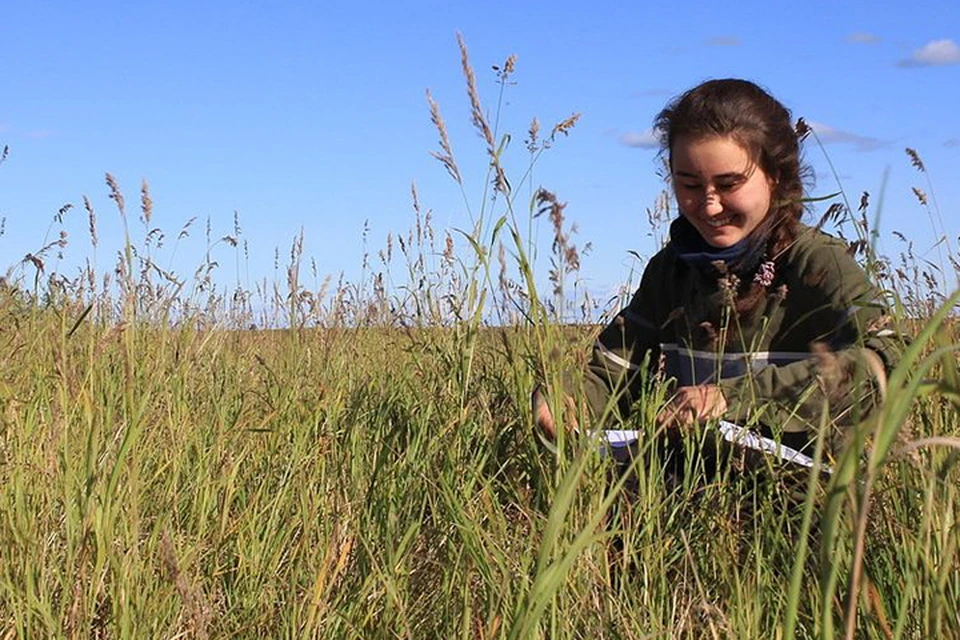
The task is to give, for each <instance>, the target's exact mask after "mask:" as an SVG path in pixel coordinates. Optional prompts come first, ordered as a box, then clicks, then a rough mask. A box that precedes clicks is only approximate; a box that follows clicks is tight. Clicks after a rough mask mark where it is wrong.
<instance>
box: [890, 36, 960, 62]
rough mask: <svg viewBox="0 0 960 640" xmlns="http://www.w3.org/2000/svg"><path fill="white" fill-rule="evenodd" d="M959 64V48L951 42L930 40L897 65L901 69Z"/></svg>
mask: <svg viewBox="0 0 960 640" xmlns="http://www.w3.org/2000/svg"><path fill="white" fill-rule="evenodd" d="M958 62H960V47H958V46H957V43H956V42H954V41H953V40H946V39H944V40H931V41H930V42H928V43H927V44H925V45H923V46H922V47H920V48H919V49H917V50H916V51H914V52H913V55H911V56H910V57H909V58H907V59H906V60H901V61H900V62H899V63H898V64H899V65H900V66H901V67H935V66H940V65H944V64H957V63H958Z"/></svg>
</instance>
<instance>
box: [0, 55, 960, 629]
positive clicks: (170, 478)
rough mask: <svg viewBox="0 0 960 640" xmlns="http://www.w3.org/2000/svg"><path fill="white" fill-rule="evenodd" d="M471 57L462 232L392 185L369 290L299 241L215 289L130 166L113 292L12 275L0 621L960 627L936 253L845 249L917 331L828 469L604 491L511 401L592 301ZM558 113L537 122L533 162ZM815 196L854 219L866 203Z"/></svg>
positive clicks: (638, 422) (40, 274)
mask: <svg viewBox="0 0 960 640" xmlns="http://www.w3.org/2000/svg"><path fill="white" fill-rule="evenodd" d="M463 63H464V69H465V72H467V74H466V75H467V78H468V92H469V95H470V99H471V101H472V103H473V108H474V122H475V124H476V125H477V128H478V131H479V132H480V133H481V136H482V139H483V140H484V141H485V144H486V146H487V149H486V151H487V153H488V154H489V157H490V159H491V173H490V182H489V185H490V192H489V193H487V194H485V195H484V197H483V205H482V206H481V207H478V208H477V209H476V210H475V212H474V214H475V220H476V226H475V228H474V229H473V230H472V231H471V232H469V233H466V234H464V235H463V237H462V238H459V237H458V238H454V237H453V236H450V237H447V238H434V231H433V229H432V228H431V223H430V221H429V217H428V215H426V214H421V211H420V209H419V204H418V203H416V202H415V209H416V214H415V215H416V221H415V225H414V228H413V229H412V230H411V231H410V232H409V233H407V234H404V235H398V236H396V239H395V240H394V239H391V241H390V242H388V246H387V247H385V248H384V250H383V252H381V255H380V262H379V265H380V267H382V268H378V267H377V266H375V265H371V267H370V269H369V277H368V278H367V280H365V281H364V282H361V283H355V284H351V283H339V284H337V283H332V284H329V286H327V285H324V286H323V287H320V288H317V289H308V288H307V287H305V286H304V285H303V284H302V283H301V281H300V275H299V274H300V271H301V269H302V265H301V262H302V261H303V257H302V255H301V253H302V249H300V248H298V245H297V244H296V243H295V244H294V247H293V248H292V250H291V252H290V264H289V269H288V272H287V273H288V277H287V280H286V282H281V283H275V284H274V288H273V290H272V291H271V292H263V291H259V294H258V292H246V291H232V290H221V289H218V288H217V287H216V286H214V285H213V280H212V278H211V273H212V272H213V271H214V270H215V266H213V265H212V263H209V262H208V263H207V264H205V265H201V266H200V268H199V269H198V270H197V272H196V274H195V276H194V278H193V279H192V280H181V279H178V278H177V277H176V276H175V275H174V274H170V273H166V272H164V271H163V270H161V269H158V268H156V267H155V262H154V261H152V260H151V255H152V254H151V252H152V251H157V250H158V249H157V248H156V244H155V242H154V240H155V238H151V235H150V232H149V229H150V225H149V221H150V216H151V210H150V209H151V204H150V198H149V192H148V190H147V188H146V186H144V188H143V190H142V193H141V199H140V205H141V206H140V208H139V209H140V211H139V216H140V218H141V219H145V222H146V224H145V225H144V229H145V231H144V234H143V236H142V237H137V238H133V237H132V236H133V235H134V232H132V231H130V230H128V233H127V238H128V241H127V243H126V245H125V246H124V247H121V248H120V250H119V252H118V254H117V255H118V263H117V266H116V268H115V269H111V271H110V272H109V273H110V276H109V278H110V281H109V282H106V283H105V282H104V276H103V274H101V273H95V272H94V271H93V270H92V268H91V270H90V271H88V272H87V273H85V274H82V275H81V276H79V277H77V278H74V279H68V278H64V277H62V276H57V275H56V274H51V273H49V272H47V271H46V270H45V269H44V264H43V263H44V260H45V258H46V257H47V256H48V255H49V254H50V252H53V251H56V250H58V249H60V248H61V247H59V246H58V245H57V244H56V243H51V245H49V246H48V247H46V248H44V249H43V250H41V251H37V252H35V253H34V254H31V257H32V259H31V257H28V258H27V259H25V260H24V262H23V263H21V264H20V265H18V266H17V267H16V269H14V270H11V271H10V272H9V273H8V277H7V278H6V279H5V280H4V281H3V285H2V287H0V358H2V366H0V481H2V486H3V490H2V491H0V628H2V629H3V633H2V634H0V635H2V637H3V638H38V637H68V638H90V637H95V638H99V637H103V638H178V637H194V638H213V637H269V638H273V637H290V638H300V637H324V638H393V637H402V638H454V637H460V638H484V639H486V638H511V639H514V638H536V637H543V638H553V639H560V638H592V637H598V638H599V637H604V638H686V637H689V638H701V637H707V638H730V637H736V638H771V637H772V638H794V637H796V638H831V637H856V638H950V637H960V545H958V543H960V498H958V495H957V494H958V488H960V468H958V464H957V459H958V456H960V417H958V413H957V406H958V403H960V384H958V374H957V364H956V349H957V342H958V339H960V335H958V331H957V329H956V325H955V324H954V323H953V318H952V317H951V312H952V310H953V309H955V305H956V302H957V298H956V296H954V297H953V298H945V297H944V296H943V295H942V291H943V287H942V286H940V281H941V280H942V281H944V282H948V283H953V282H955V276H954V275H953V272H952V270H953V269H954V268H955V262H954V256H953V255H952V254H950V255H948V256H947V258H946V259H947V260H948V261H949V262H948V263H947V264H946V266H947V267H949V269H941V270H940V271H937V270H936V269H931V268H929V267H928V266H926V265H925V263H924V262H923V261H922V260H919V259H918V258H916V257H914V256H913V253H912V249H905V250H904V254H903V255H902V256H900V257H899V258H898V259H897V260H894V261H891V260H884V259H882V258H878V257H877V256H875V255H873V254H872V253H870V250H869V246H867V245H866V243H861V244H859V245H857V247H856V248H858V249H859V250H860V251H861V253H862V255H863V256H864V261H865V264H867V265H868V266H869V267H870V268H871V270H872V271H873V273H874V274H875V276H876V278H877V279H878V281H879V282H880V283H881V285H883V286H884V288H885V289H887V290H888V291H889V292H890V295H891V299H893V300H895V301H897V302H898V305H897V306H896V307H895V310H896V314H897V318H898V321H899V322H900V323H901V324H902V325H903V326H904V327H906V328H907V331H908V332H909V333H910V334H911V335H912V336H914V341H913V343H912V346H911V347H910V350H909V351H908V352H907V354H906V355H905V357H904V361H903V364H902V365H901V367H900V368H899V369H898V370H897V371H896V372H895V373H894V375H893V376H892V377H891V379H890V392H889V394H888V400H887V402H886V404H885V405H884V408H883V410H882V411H880V412H879V413H878V414H877V415H875V416H873V417H872V418H871V419H870V420H869V421H868V422H867V423H866V424H864V425H863V426H862V427H861V428H860V429H858V430H857V431H856V433H855V434H854V437H852V438H851V441H850V444H849V445H848V446H847V447H846V448H844V449H841V450H831V451H826V450H824V451H820V452H818V453H819V454H820V455H823V456H827V455H830V456H833V460H832V462H833V463H834V465H835V466H836V469H837V471H836V473H834V475H833V476H832V477H830V478H827V477H818V476H815V475H811V474H803V475H801V476H800V477H797V476H796V474H793V475H792V476H791V478H790V479H789V480H788V479H786V478H784V477H783V476H784V475H785V474H784V472H783V470H779V469H776V468H772V467H771V468H770V469H769V470H767V472H766V473H765V474H764V475H765V477H766V481H765V482H762V483H760V484H759V485H756V486H755V485H753V484H752V483H750V482H749V481H747V480H744V479H738V478H737V477H735V476H731V477H727V478H724V479H723V480H721V481H719V482H713V483H710V484H704V483H702V482H700V481H698V480H697V478H695V477H688V478H687V479H686V480H685V484H684V485H683V486H682V487H680V488H679V489H678V490H676V491H673V492H668V491H667V490H666V489H665V486H664V483H663V479H662V477H661V475H662V472H661V471H660V470H659V468H658V467H657V466H656V465H652V464H645V463H644V461H643V460H641V461H640V462H639V463H638V465H637V468H636V469H635V471H636V479H637V486H636V487H635V488H634V489H633V491H632V492H631V493H630V494H629V495H627V493H625V492H624V491H623V490H622V487H621V486H620V483H618V482H615V481H614V480H612V479H611V475H610V467H609V461H608V460H605V459H604V458H602V457H601V456H600V455H598V453H597V450H596V449H597V448H596V446H595V443H591V442H584V441H580V442H575V441H573V440H572V439H568V440H567V441H566V442H563V443H561V446H560V449H559V451H558V452H551V451H550V450H548V448H547V447H546V446H544V444H543V443H542V442H541V441H540V440H539V438H538V437H537V436H536V435H535V434H534V432H533V430H532V418H531V415H530V407H529V397H530V392H531V390H532V388H533V387H534V385H535V384H536V382H537V381H538V380H546V381H548V382H549V381H551V380H555V379H556V377H557V376H558V375H560V373H561V372H563V371H568V370H576V368H577V366H578V360H579V359H580V358H582V357H583V355H584V354H585V352H586V348H587V345H588V344H589V343H590V340H591V332H592V329H591V328H590V327H589V326H577V325H571V324H570V322H571V321H573V320H583V319H585V318H588V317H590V315H591V313H592V311H591V309H592V308H593V307H592V306H591V303H590V301H589V300H588V299H585V298H584V294H583V292H582V291H580V290H579V289H578V287H577V284H576V277H577V274H578V272H579V256H578V254H577V247H576V246H575V244H574V240H575V238H574V236H572V234H571V233H570V232H569V226H566V222H565V220H564V218H563V209H562V206H561V205H560V204H559V203H558V202H557V200H556V198H555V197H554V196H553V194H550V193H548V192H540V193H539V195H538V197H537V198H536V201H535V204H534V205H533V206H532V207H531V210H530V211H524V212H523V213H522V214H520V213H519V212H518V213H517V214H515V212H514V208H513V202H514V200H513V198H514V196H513V193H514V192H515V191H516V190H517V188H518V185H519V184H521V183H522V180H515V183H516V184H514V185H513V187H512V188H511V187H510V184H509V182H508V180H507V176H508V171H507V170H506V169H505V168H504V167H503V166H502V164H501V163H500V162H499V159H498V158H499V154H498V149H499V147H500V143H499V140H500V135H501V134H500V132H497V131H495V130H492V129H491V128H490V126H489V125H488V124H487V121H486V119H485V118H484V111H483V109H482V108H481V106H480V101H479V97H478V96H477V93H476V89H475V87H474V86H473V83H472V81H471V78H472V70H470V68H469V64H468V62H467V58H466V50H465V49H464V59H463ZM512 64H513V63H512V62H510V61H508V63H507V64H506V65H504V67H503V69H502V71H503V74H504V75H503V81H504V82H503V84H502V86H506V85H507V82H506V79H507V77H508V75H509V71H510V70H512ZM431 108H432V116H433V118H434V122H435V123H436V124H437V126H438V132H439V133H440V138H441V145H440V146H441V149H440V151H438V152H437V154H436V155H437V157H438V159H439V160H440V161H441V162H442V163H443V165H444V166H445V167H446V168H447V170H448V171H449V172H450V174H451V176H452V177H453V178H454V179H455V180H458V181H459V179H460V177H459V171H458V170H457V165H456V160H455V159H454V158H453V155H452V153H451V152H450V144H449V141H447V139H446V133H445V127H444V125H443V119H442V117H441V116H440V111H439V107H437V106H436V105H435V104H433V103H432V102H431ZM575 121H576V119H575V117H572V118H571V119H569V120H567V121H565V122H562V123H560V124H558V125H557V127H555V128H554V129H553V130H552V131H551V132H550V134H549V135H547V136H546V137H545V138H543V139H540V142H536V140H537V134H536V133H534V132H531V133H530V137H531V139H532V140H533V142H532V144H531V166H532V164H533V163H534V162H535V161H536V158H537V157H539V153H541V152H542V151H543V150H544V149H546V148H547V147H548V146H549V144H551V143H552V142H554V141H556V138H557V136H558V134H562V133H566V132H567V131H569V130H570V128H571V127H573V125H574V123H575ZM544 142H546V143H547V144H544ZM917 161H918V162H919V157H917ZM921 165H922V163H921ZM920 168H922V166H921V167H920ZM510 175H512V174H510ZM521 175H523V172H522V171H521ZM108 185H109V189H110V192H111V195H112V197H113V199H114V201H115V203H116V204H117V206H118V207H119V209H120V213H121V214H122V216H123V219H124V220H125V221H126V219H127V211H126V207H125V203H124V200H123V196H122V193H121V191H120V187H119V185H117V184H116V183H115V182H114V181H113V180H112V178H109V177H108ZM88 211H89V214H90V220H91V225H90V226H91V241H92V245H93V249H94V251H96V250H97V239H96V216H95V215H94V213H93V211H92V208H91V207H89V206H88ZM540 211H542V212H543V214H544V215H545V216H546V217H547V218H548V219H549V220H550V221H551V223H552V228H553V230H554V238H555V240H556V242H554V245H553V251H552V252H551V254H550V256H549V257H548V258H544V259H543V260H549V262H550V266H549V269H548V271H549V273H548V274H546V277H545V279H544V282H546V283H549V284H547V287H549V288H550V289H552V291H550V292H547V293H543V294H538V292H537V285H538V283H539V282H540V280H538V276H537V273H536V271H537V269H539V268H540V267H539V266H538V265H537V264H536V263H534V261H533V259H532V258H531V257H530V256H531V251H530V250H529V249H530V245H529V244H528V235H527V234H526V231H525V229H527V228H528V227H527V224H528V219H529V218H530V216H532V215H536V214H537V213H538V212H540ZM663 214H664V215H665V216H669V215H670V212H669V209H668V208H667V209H666V210H665V211H664V212H663ZM832 214H834V215H835V216H836V217H840V216H842V215H847V216H849V218H850V219H851V220H852V222H851V223H850V224H851V225H852V227H851V228H852V229H855V230H858V232H859V233H860V235H861V237H863V238H869V237H870V236H869V233H868V229H867V224H866V220H867V213H866V212H865V211H863V212H860V213H858V212H856V211H853V210H852V207H850V206H848V205H841V208H840V209H834V210H832ZM932 214H936V215H938V214H939V212H936V211H933V212H932ZM232 240H233V242H232V243H230V244H234V245H236V244H237V238H236V237H233V238H232ZM455 241H456V242H455ZM152 242H154V243H153V244H151V243H152ZM228 242H229V241H228ZM394 243H396V246H393V245H394ZM905 246H906V245H905ZM300 247H302V244H301V245H300ZM456 247H459V249H458V248H456ZM504 247H505V248H504ZM946 247H947V251H948V252H949V244H947V245H946ZM100 250H101V252H102V251H103V249H102V248H101V249H100ZM238 250H239V249H238ZM373 262H374V263H375V264H377V263H376V261H373ZM947 271H949V273H947ZM258 295H259V297H258ZM257 300H259V301H258V302H255V301H257ZM578 314H579V315H578ZM251 325H255V326H257V327H260V329H259V330H254V329H250V328H249V327H250V326H251ZM270 326H273V327H277V328H274V329H266V328H264V327H270ZM660 400H662V398H658V397H656V396H654V397H650V398H647V399H646V400H645V401H644V402H643V405H642V406H641V407H639V408H638V410H637V411H636V412H635V416H636V417H635V418H634V422H633V425H632V426H634V427H635V428H640V429H644V428H645V425H647V424H648V421H645V420H644V418H645V417H647V416H649V415H651V414H652V412H654V411H656V406H657V403H658V402H659V401H660Z"/></svg>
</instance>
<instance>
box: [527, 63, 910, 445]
mask: <svg viewBox="0 0 960 640" xmlns="http://www.w3.org/2000/svg"><path fill="white" fill-rule="evenodd" d="M655 128H656V130H658V131H659V132H660V134H661V145H662V151H663V152H664V153H666V154H667V156H668V159H669V166H670V172H671V175H672V179H673V188H674V194H675V197H676V200H677V204H678V206H679V210H680V213H681V215H680V217H678V218H677V219H676V220H674V221H673V223H672V224H671V228H670V242H669V243H668V244H667V246H666V247H664V248H663V249H662V250H661V251H660V252H659V253H658V254H657V255H656V256H654V257H653V258H652V259H651V260H650V262H649V264H648V265H647V268H646V270H645V272H644V274H643V278H642V281H641V284H640V288H639V289H638V290H637V292H636V293H635V294H634V297H633V299H632V301H631V303H630V305H629V306H628V307H627V308H626V309H624V310H623V311H621V312H620V313H619V314H617V316H616V317H615V318H614V320H613V322H611V324H610V325H609V326H608V327H607V328H606V329H604V330H603V331H602V332H601V333H600V335H599V337H598V339H597V342H596V345H595V347H594V350H593V357H592V359H591V361H590V363H589V366H588V368H587V370H586V374H585V378H584V383H583V391H582V392H583V394H584V395H585V396H586V399H587V404H588V406H589V408H590V414H591V416H592V419H593V420H594V421H599V422H602V423H607V424H608V423H610V422H616V421H617V420H618V419H620V420H622V419H624V418H626V417H627V415H628V414H629V413H630V412H631V409H632V406H633V404H634V402H635V401H636V400H637V399H638V398H639V397H641V395H642V394H643V392H644V389H649V388H650V386H651V385H660V384H666V385H668V386H669V393H668V397H669V400H668V401H667V402H666V403H665V405H664V406H662V407H660V408H659V411H658V412H657V423H658V425H659V427H661V428H662V429H664V430H665V431H666V432H667V433H668V434H673V435H674V436H676V435H679V434H683V433H686V432H688V431H689V430H690V429H691V428H693V427H694V426H695V425H696V424H697V423H701V422H705V421H710V420H714V419H718V418H724V419H727V420H733V421H736V422H739V423H741V424H748V425H750V426H753V427H756V428H757V429H759V430H760V431H761V432H762V433H763V434H764V435H766V436H769V437H774V438H777V439H782V440H783V441H784V442H786V443H789V444H790V445H791V446H793V447H796V448H798V449H803V448H805V447H806V446H808V445H809V444H811V442H812V441H813V437H814V435H815V434H816V433H817V430H818V427H819V425H820V424H821V419H822V418H824V417H826V418H827V419H828V420H829V421H830V422H831V423H833V424H836V425H844V424H850V423H853V422H856V421H858V420H860V419H862V418H863V417H864V416H866V414H867V413H868V412H869V411H870V410H871V408H872V407H874V406H875V405H876V404H877V403H878V402H879V400H880V399H881V396H882V393H883V386H884V384H885V378H886V373H887V372H888V371H889V370H890V369H891V368H892V367H893V366H894V365H895V364H896V362H897V359H898V353H899V351H900V341H899V339H898V337H897V335H896V333H895V332H894V331H893V330H892V329H891V328H890V326H889V325H890V323H889V322H888V320H889V319H888V317H887V315H886V309H885V305H884V301H883V300H882V298H881V296H880V294H879V292H878V290H877V289H876V288H875V287H874V286H873V284H872V283H871V282H870V281H869V279H868V277H867V275H866V274H865V273H864V271H863V270H862V269H861V268H860V267H859V265H858V264H857V263H856V262H855V261H854V259H853V258H852V257H851V256H850V255H849V254H848V252H847V247H846V244H845V243H843V242H841V241H839V240H836V239H833V238H831V237H829V236H828V235H826V234H824V233H821V232H820V231H819V230H817V229H814V228H811V227H808V226H806V225H804V224H802V223H801V222H800V218H801V215H802V214H803V212H804V204H803V181H804V176H805V170H804V168H803V165H802V164H801V161H800V136H799V135H798V134H797V132H796V131H795V129H794V127H793V125H792V122H791V117H790V112H789V111H788V110H787V109H786V108H785V107H784V106H783V105H782V104H780V102H778V101H777V100H776V99H774V98H773V97H772V96H771V95H769V94H768V93H767V92H766V91H764V90H763V89H761V88H760V87H758V86H757V85H755V84H753V83H751V82H747V81H744V80H736V79H728V80H714V81H709V82H706V83H703V84H701V85H699V86H697V87H694V88H693V89H691V90H690V91H688V92H686V93H684V94H683V95H681V96H680V97H679V98H677V99H675V100H674V101H672V102H671V103H670V104H668V105H667V107H666V108H665V109H664V110H663V111H662V112H660V114H659V115H658V116H657V119H656V127H655ZM564 386H565V387H566V388H565V389H563V390H559V391H560V393H562V394H564V395H565V396H567V397H569V396H570V395H571V394H575V393H576V392H575V391H574V387H575V385H573V384H572V382H571V383H570V384H565V385H564ZM535 402H536V411H537V422H538V424H539V426H540V427H541V428H542V429H543V430H544V431H545V432H546V433H547V434H549V435H551V436H552V435H555V431H556V424H555V422H554V420H553V416H552V414H551V413H550V410H549V408H548V406H547V403H546V402H545V400H544V394H543V393H542V391H539V390H538V391H537V392H536V394H535ZM571 404H575V403H571V402H568V401H566V400H565V401H564V405H567V406H569V405H571ZM825 408H826V411H827V413H828V415H827V416H824V415H823V414H824V409H825ZM568 424H569V421H568ZM674 439H676V438H674Z"/></svg>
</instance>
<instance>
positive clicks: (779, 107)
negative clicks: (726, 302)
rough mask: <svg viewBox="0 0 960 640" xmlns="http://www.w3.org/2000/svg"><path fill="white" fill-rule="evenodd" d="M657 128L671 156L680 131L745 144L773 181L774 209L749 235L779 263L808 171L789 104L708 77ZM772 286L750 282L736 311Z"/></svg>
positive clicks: (748, 85)
mask: <svg viewBox="0 0 960 640" xmlns="http://www.w3.org/2000/svg"><path fill="white" fill-rule="evenodd" d="M654 130H655V131H657V132H658V133H659V136H660V146H661V153H666V154H667V155H668V159H669V154H670V152H671V150H672V148H673V143H674V142H675V141H676V140H677V139H678V138H679V137H681V136H687V137H691V138H694V139H697V138H709V137H715V136H718V137H729V138H732V139H733V140H735V141H736V142H737V143H738V144H739V145H740V146H742V147H743V148H744V150H745V151H746V152H747V154H748V155H749V156H750V158H751V159H752V160H753V161H754V162H756V163H757V165H758V166H759V167H760V168H761V169H763V172H764V173H765V174H766V175H767V177H768V178H770V179H771V180H772V181H773V183H774V184H773V193H772V194H771V203H770V210H769V211H768V212H767V215H766V217H765V218H764V220H763V222H762V223H761V224H760V226H758V227H757V228H756V229H755V230H754V231H753V233H752V234H751V235H752V240H753V242H755V243H756V244H757V245H762V246H764V251H763V253H764V254H765V256H766V257H765V258H764V260H768V261H773V262H774V263H776V262H777V261H778V259H779V258H780V257H781V256H782V254H783V253H784V252H785V250H786V249H787V248H788V247H789V246H790V245H791V244H792V243H793V241H794V240H795V239H796V235H797V225H798V223H799V222H800V218H801V216H802V215H803V211H804V204H803V193H804V182H805V180H806V179H807V178H808V177H809V175H810V171H809V169H808V168H807V167H806V166H804V165H803V163H802V161H801V157H800V140H799V137H798V135H797V132H796V130H795V129H794V127H793V124H792V122H791V116H790V111H789V109H787V108H786V107H785V106H783V104H781V103H780V102H779V101H778V100H777V99H776V98H774V97H773V96H772V95H770V94H769V93H768V92H767V91H765V90H764V89H762V88H761V87H759V86H758V85H756V84H754V83H753V82H749V81H747V80H740V79H736V78H727V79H722V80H708V81H707V82H704V83H702V84H699V85H697V86H696V87H693V88H692V89H690V90H688V91H687V92H685V93H683V94H681V95H680V96H678V97H676V98H674V99H673V100H672V101H671V102H670V103H669V104H668V105H667V106H666V107H665V108H664V109H663V111H661V112H660V113H659V114H658V115H657V117H656V120H655V121H654ZM670 164H671V165H672V161H671V163H670ZM769 286H770V283H768V284H766V285H764V284H761V283H758V282H756V281H754V282H752V283H749V286H748V287H747V290H746V291H744V292H743V293H742V295H740V296H739V298H738V300H737V305H736V309H737V311H738V312H749V311H750V310H751V309H753V308H754V307H756V305H757V304H758V303H759V302H760V299H761V298H762V297H763V294H764V293H765V291H766V290H767V289H768V288H769Z"/></svg>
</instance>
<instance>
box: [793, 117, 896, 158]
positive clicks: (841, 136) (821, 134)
mask: <svg viewBox="0 0 960 640" xmlns="http://www.w3.org/2000/svg"><path fill="white" fill-rule="evenodd" d="M807 124H808V125H809V126H810V128H811V129H813V132H814V133H815V134H817V138H818V139H819V140H820V142H822V143H823V144H851V145H853V148H854V149H855V150H856V151H876V150H877V149H879V148H881V147H884V146H886V144H887V143H885V142H884V141H882V140H879V139H877V138H871V137H870V136H862V135H860V134H858V133H851V132H850V131H843V130H841V129H836V128H834V127H831V126H830V125H827V124H823V123H821V122H810V121H807Z"/></svg>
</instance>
